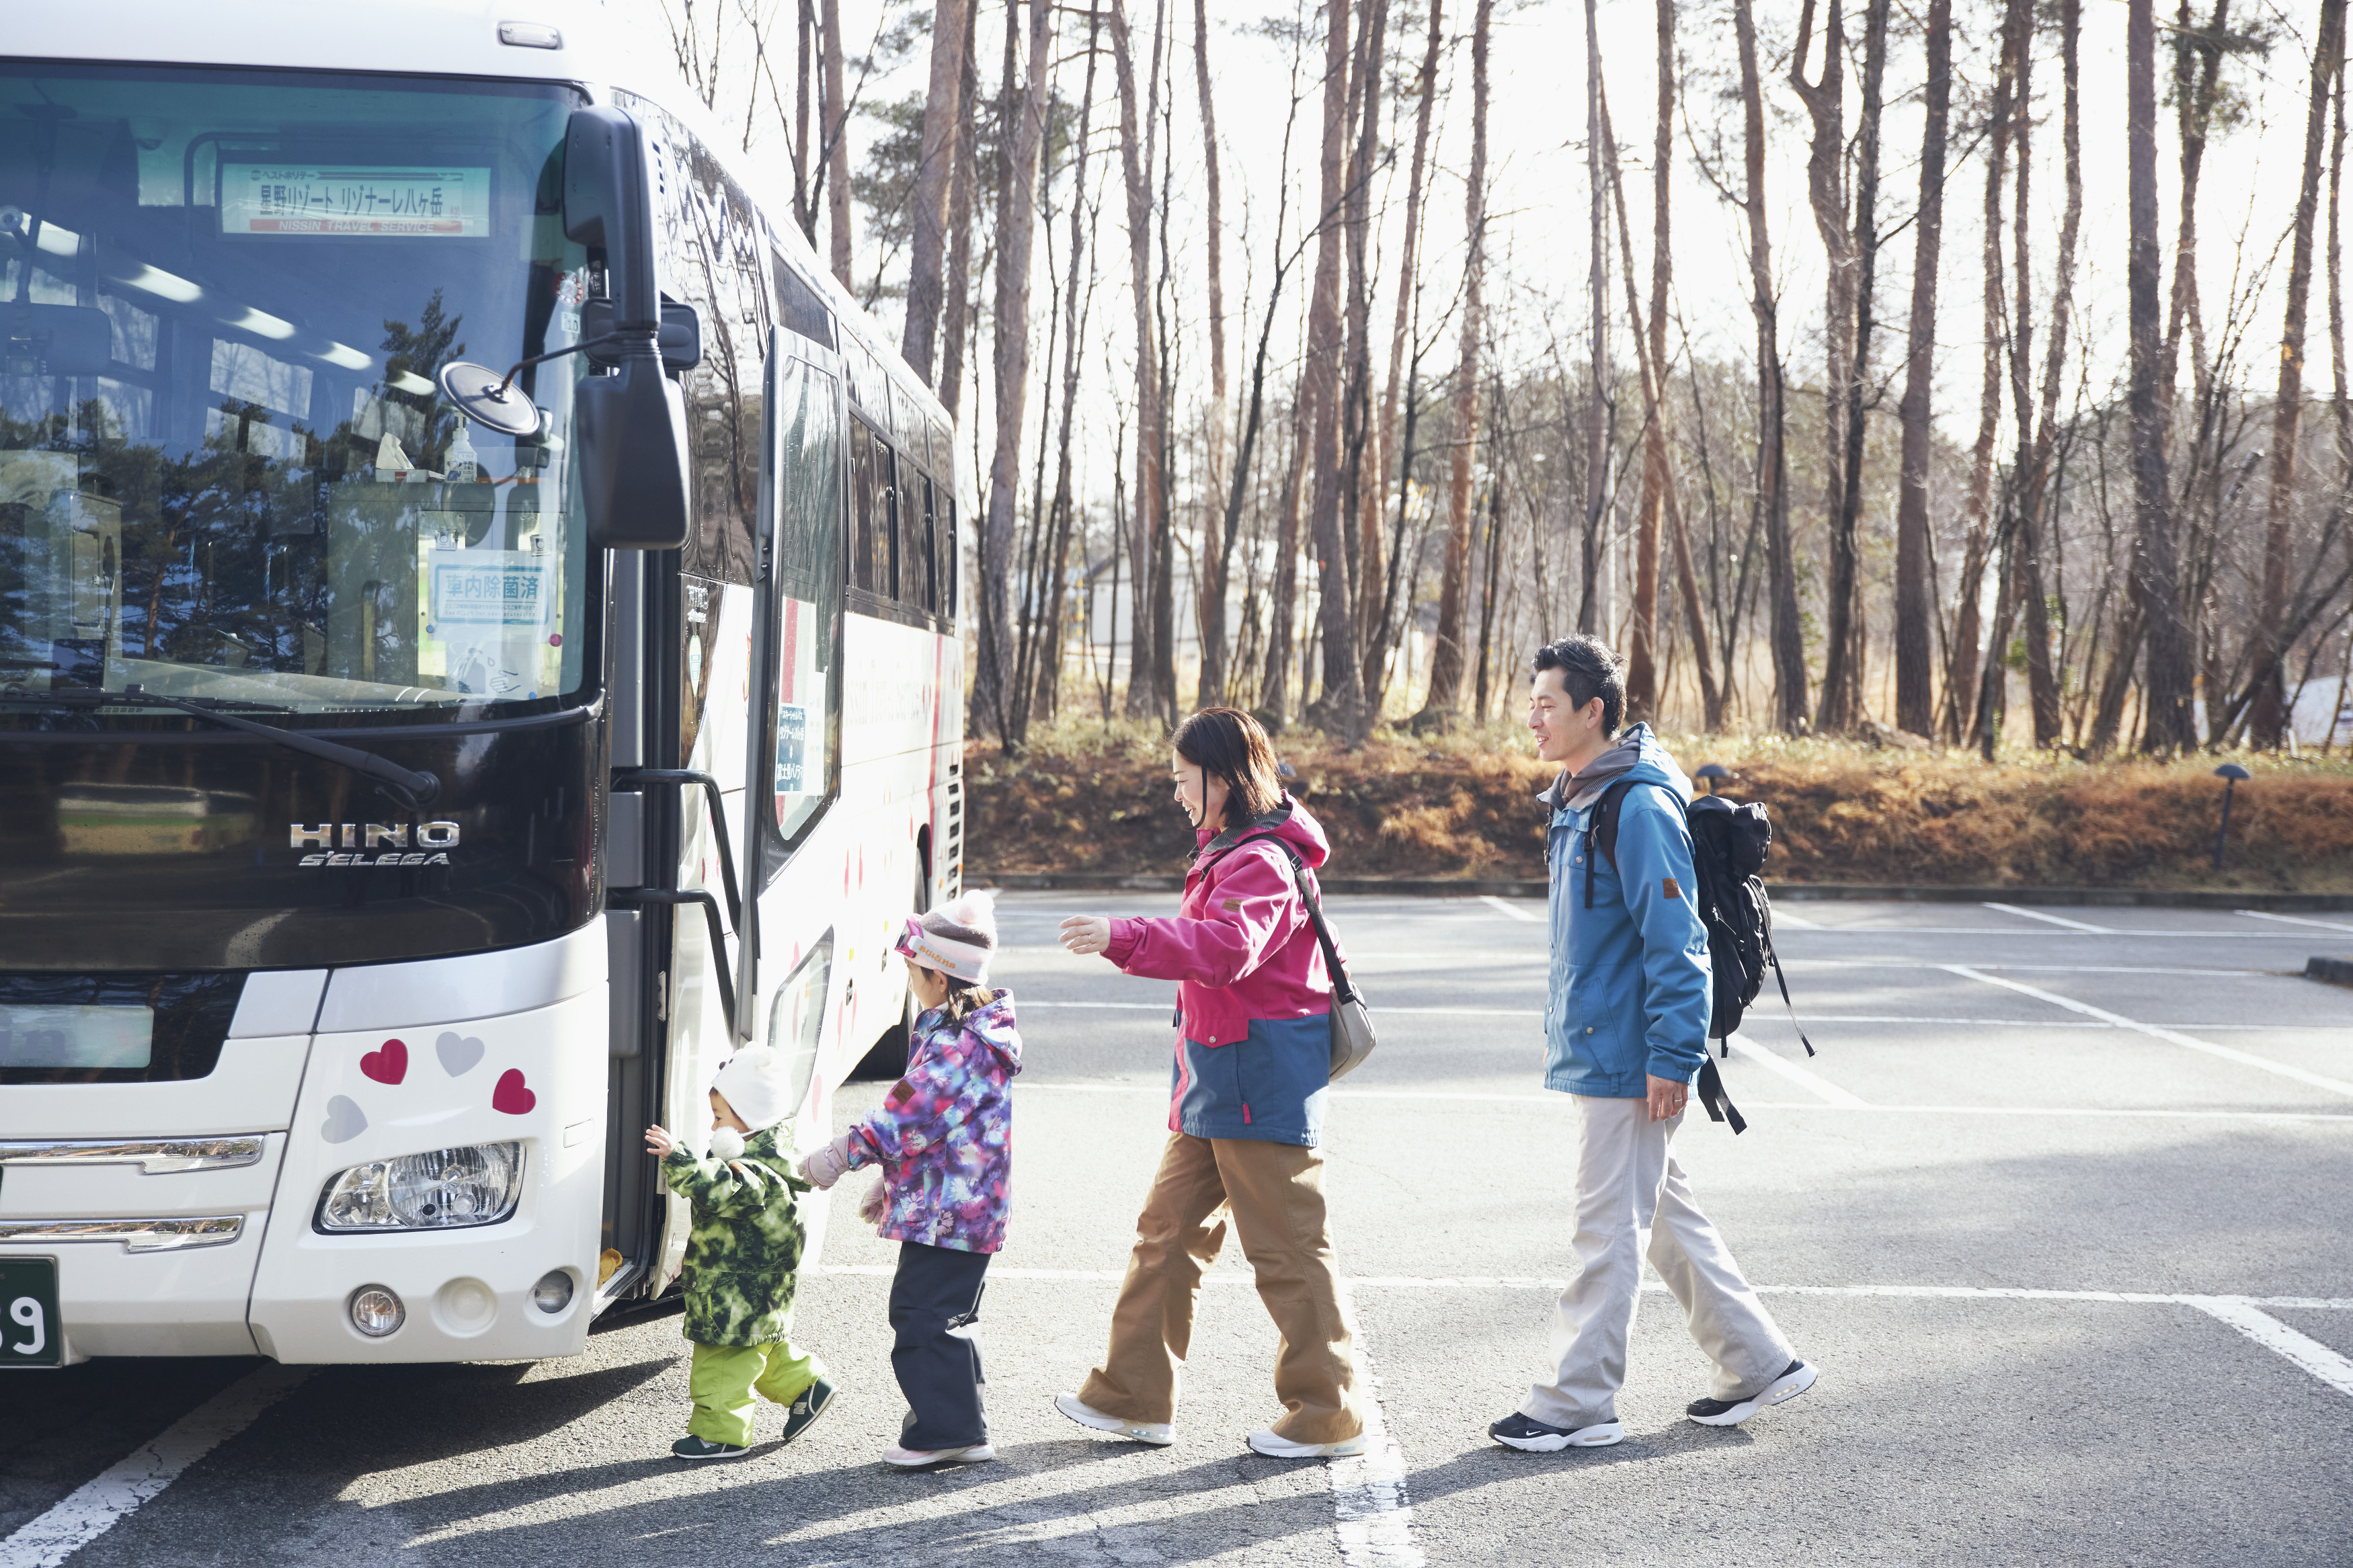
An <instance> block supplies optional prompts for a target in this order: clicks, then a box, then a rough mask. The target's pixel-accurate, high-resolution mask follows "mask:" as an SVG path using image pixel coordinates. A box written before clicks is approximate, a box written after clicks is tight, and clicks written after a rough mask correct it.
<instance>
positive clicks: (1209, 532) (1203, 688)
mask: <svg viewBox="0 0 2353 1568" xmlns="http://www.w3.org/2000/svg"><path fill="white" fill-rule="evenodd" d="M1193 85H1194V88H1195V89H1196V90H1197V91H1198V94H1199V95H1200V100H1201V160H1202V163H1203V167H1204V173H1205V174H1206V175H1207V176H1208V194H1209V232H1208V268H1209V275H1208V286H1209V416H1208V418H1209V471H1208V484H1207V487H1206V491H1205V493H1206V494H1207V495H1208V497H1209V498H1210V499H1209V505H1208V509H1207V513H1208V527H1207V528H1206V529H1204V530H1203V532H1202V539H1201V553H1202V560H1201V684H1200V689H1199V692H1198V702H1197V704H1196V705H1197V706H1198V707H1202V708H1208V707H1213V706H1215V705H1216V704H1218V703H1220V702H1223V701H1224V700H1226V698H1225V690H1226V578H1227V568H1228V566H1229V562H1230V557H1229V553H1228V552H1227V548H1226V545H1225V542H1224V538H1223V536H1224V533H1225V529H1224V528H1223V527H1221V526H1220V522H1221V521H1222V520H1221V519H1220V517H1219V512H1220V511H1221V510H1223V502H1224V500H1225V498H1226V488H1227V483H1228V479H1229V475H1228V473H1227V469H1226V459H1227V440H1228V437H1229V430H1228V428H1227V410H1226V400H1227V388H1226V281H1225V268H1224V265H1223V261H1222V258H1221V256H1220V254H1219V247H1220V245H1221V243H1222V240H1223V237H1224V218H1223V217H1222V216H1221V193H1220V191H1219V184H1218V116H1217V110H1216V108H1215V106H1214V104H1213V102H1212V100H1211V98H1210V94H1209V0H1193Z"/></svg>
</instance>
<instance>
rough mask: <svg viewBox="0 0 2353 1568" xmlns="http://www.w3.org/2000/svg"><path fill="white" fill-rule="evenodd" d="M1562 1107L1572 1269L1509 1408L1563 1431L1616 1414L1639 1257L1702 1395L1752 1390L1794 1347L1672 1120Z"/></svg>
mask: <svg viewBox="0 0 2353 1568" xmlns="http://www.w3.org/2000/svg"><path fill="white" fill-rule="evenodd" d="M1569 1103H1570V1104H1572V1105H1574V1106H1576V1107H1577V1121H1578V1137H1577V1239H1576V1241H1575V1243H1574V1244H1573V1245H1574V1248H1575V1250H1576V1253H1577V1273H1576V1276H1575V1278H1573V1279H1570V1280H1569V1282H1568V1288H1567V1289H1565V1290H1563V1291H1562V1292H1561V1293H1560V1303H1559V1305H1558V1306H1557V1307H1556V1309H1555V1310H1554V1312H1553V1320H1552V1362H1553V1373H1552V1378H1551V1381H1549V1382H1546V1383H1539V1384H1535V1386H1534V1387H1533V1388H1531V1389H1529V1390H1528V1397H1527V1402H1526V1403H1525V1404H1524V1405H1521V1406H1520V1411H1521V1414H1522V1415H1527V1416H1529V1417H1531V1418H1532V1419H1534V1420H1537V1421H1541V1422H1543V1423H1544V1424H1545V1425H1546V1426H1559V1427H1565V1428H1567V1429H1569V1430H1572V1431H1573V1430H1575V1429H1576V1428H1577V1427H1579V1426H1592V1425H1593V1424H1594V1423H1596V1422H1599V1421H1615V1420H1617V1419H1618V1389H1619V1386H1620V1384H1623V1383H1624V1382H1625V1381H1626V1341H1627V1337H1628V1336H1629V1335H1630V1333H1631V1332H1632V1331H1633V1328H1634V1306H1635V1302H1636V1300H1638V1299H1639V1297H1638V1293H1639V1290H1640V1288H1641V1282H1642V1259H1643V1258H1645V1257H1648V1258H1650V1260H1651V1268H1655V1269H1657V1270H1658V1271H1659V1278H1660V1279H1662V1280H1664V1281H1666V1286H1667V1289H1669V1290H1670V1291H1672V1292H1673V1294H1674V1298H1675V1300H1677V1301H1679V1302H1681V1303H1682V1304H1683V1320H1684V1322H1685V1324H1686V1325H1687V1326H1688V1327H1689V1328H1690V1330H1691V1336H1692V1338H1693V1339H1694V1340H1695V1341H1697V1342H1698V1343H1699V1348H1700V1349H1701V1350H1703V1351H1705V1352H1707V1356H1708V1359H1709V1360H1710V1361H1713V1362H1714V1363H1715V1373H1714V1375H1713V1377H1712V1378H1711V1380H1710V1383H1709V1387H1708V1394H1709V1396H1710V1397H1711V1398H1715V1399H1741V1398H1746V1397H1747V1396H1748V1395H1750V1394H1756V1393H1757V1392H1759V1391H1760V1390H1762V1389H1763V1388H1764V1387H1765V1385H1766V1384H1768V1383H1770V1382H1772V1381H1773V1379H1774V1378H1776V1377H1778V1376H1779V1375H1780V1373H1781V1369H1782V1368H1784V1367H1786V1366H1788V1364H1789V1363H1790V1362H1791V1361H1793V1360H1795V1359H1796V1352H1793V1351H1792V1350H1791V1349H1790V1348H1789V1342H1788V1339H1786V1338H1785V1337H1783V1335H1782V1333H1781V1331H1780V1329H1779V1328H1778V1326H1777V1325H1776V1324H1775V1323H1774V1321H1773V1318H1772V1314H1770V1313H1769V1312H1767V1311H1766V1310H1765V1304H1764V1303H1763V1302H1761V1301H1759V1300H1757V1292H1756V1291H1754V1290H1752V1289H1749V1286H1748V1281H1747V1279H1746V1278H1745V1277H1744V1276H1743V1275H1742V1274H1741V1272H1740V1266H1739V1265H1738V1264H1737V1263H1735V1262H1734V1261H1733V1260H1732V1254H1731V1252H1730V1251H1729V1250H1727V1249H1726V1248H1725V1245H1724V1238H1723V1237H1720V1236H1718V1235H1717V1234H1716V1232H1715V1226H1713V1225H1710V1224H1709V1223H1708V1218H1707V1216H1706V1215H1704V1214H1702V1213H1700V1211H1699V1205H1698V1204H1697V1203H1695V1202H1694V1200H1693V1198H1692V1190H1691V1182H1690V1180H1689V1179H1688V1178H1686V1177H1685V1176H1684V1174H1683V1167H1682V1166H1680V1165H1678V1164H1676V1163H1675V1162H1674V1157H1673V1156H1672V1155H1671V1154H1670V1153H1668V1152H1667V1143H1668V1141H1669V1140H1671V1139H1672V1138H1673V1137H1674V1135H1675V1129H1676V1128H1677V1127H1679V1126H1681V1125H1682V1124H1683V1118H1682V1117H1681V1116H1676V1117H1674V1118H1672V1120H1669V1121H1651V1119H1650V1104H1649V1102H1648V1101H1647V1100H1597V1099H1594V1098H1592V1097H1590V1096H1588V1095H1571V1096H1570V1097H1569Z"/></svg>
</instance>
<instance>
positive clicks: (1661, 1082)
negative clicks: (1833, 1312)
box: [1487, 636, 1814, 1453]
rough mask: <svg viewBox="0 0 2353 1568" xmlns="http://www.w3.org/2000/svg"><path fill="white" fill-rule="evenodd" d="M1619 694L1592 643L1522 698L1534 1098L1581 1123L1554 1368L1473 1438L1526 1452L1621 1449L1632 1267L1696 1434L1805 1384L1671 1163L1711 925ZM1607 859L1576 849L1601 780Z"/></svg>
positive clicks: (1641, 735) (1559, 653)
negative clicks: (1659, 1289) (1544, 1098)
mask: <svg viewBox="0 0 2353 1568" xmlns="http://www.w3.org/2000/svg"><path fill="white" fill-rule="evenodd" d="M1625 709H1626V686H1625V679H1624V677H1623V676H1622V675H1621V674H1620V666H1619V662H1618V657H1617V655H1615V654H1613V653H1611V652H1610V651H1609V648H1607V647H1603V646H1602V644H1601V643H1600V642H1599V640H1598V639H1596V638H1593V637H1582V636H1580V637H1567V638H1564V639H1563V640H1561V641H1559V642H1556V643H1553V644H1550V645H1549V646H1547V647H1543V648H1540V649H1538V650H1537V652H1536V657H1535V682H1534V685H1533V687H1532V688H1531V689H1530V692H1529V697H1528V727H1529V728H1530V729H1531V730H1533V731H1535V737H1536V755H1538V756H1539V757H1542V758H1543V759H1544V760H1545V761H1546V762H1550V763H1559V764H1560V766H1561V774H1560V777H1559V778H1558V779H1556V781H1555V782H1554V784H1553V786H1552V788H1551V789H1549V790H1547V791H1546V792H1545V794H1544V795H1542V796H1540V797H1539V798H1540V799H1542V800H1543V801H1544V803H1545V805H1546V807H1547V808H1548V809H1549V811H1550V812H1551V814H1552V822H1551V826H1550V829H1549V831H1548V834H1547V839H1546V866H1547V867H1548V868H1549V870H1550V873H1551V877H1552V898H1551V909H1552V974H1551V982H1550V986H1549V990H1550V995H1549V996H1548V997H1547V999H1546V1005H1545V1040H1546V1064H1545V1087H1546V1089H1558V1090H1560V1091H1561V1092H1563V1093H1565V1094H1567V1095H1569V1096H1571V1097H1572V1098H1571V1100H1570V1101H1569V1103H1570V1104H1571V1105H1573V1106H1575V1107H1576V1108H1577V1237H1576V1240H1575V1241H1574V1243H1573V1244H1572V1245H1573V1247H1574V1248H1575V1251H1576V1253H1577V1273H1576V1276H1575V1278H1573V1279H1570V1281H1569V1283H1568V1288H1567V1289H1565V1290H1563V1291H1562V1292H1561V1296H1560V1303H1559V1306H1558V1308H1557V1309H1556V1310H1555V1312H1554V1314H1553V1324H1552V1344H1551V1359H1552V1363H1553V1364H1552V1366H1551V1368H1550V1370H1549V1371H1548V1372H1547V1373H1546V1375H1545V1377H1544V1378H1543V1380H1542V1381H1540V1382H1538V1383H1537V1384H1535V1386H1534V1387H1533V1388H1531V1389H1530V1390H1529V1391H1528V1397H1527V1398H1526V1400H1525V1401H1524V1402H1523V1403H1522V1404H1521V1405H1520V1408H1519V1409H1518V1410H1517V1411H1516V1412H1514V1414H1512V1415H1507V1416H1505V1417H1504V1419H1503V1420H1501V1421H1498V1422H1496V1423H1495V1424H1494V1425H1493V1426H1490V1427H1488V1428H1487V1432H1488V1435H1489V1436H1492V1437H1493V1438H1494V1439H1495V1440H1496V1441H1497V1442H1499V1443H1503V1444H1504V1445H1506V1446H1507V1447H1514V1448H1522V1449H1526V1450H1528V1451H1531V1452H1535V1453H1550V1452H1553V1451H1555V1450H1556V1449H1560V1448H1569V1447H1577V1448H1598V1447H1607V1446H1609V1444H1612V1443H1616V1442H1619V1441H1620V1440H1621V1439H1623V1438H1624V1436H1626V1429H1625V1427H1624V1426H1621V1425H1620V1424H1619V1420H1618V1389H1619V1386H1620V1384H1623V1383H1624V1382H1625V1381H1626V1341H1627V1338H1628V1336H1629V1335H1630V1333H1631V1332H1632V1331H1633V1327H1634V1305H1635V1301H1636V1300H1637V1291H1638V1290H1639V1289H1640V1287H1641V1279H1642V1259H1643V1258H1645V1257H1647V1258H1650V1260H1651V1267H1652V1268H1656V1269H1657V1270H1658V1273H1659V1278H1660V1279H1663V1280H1665V1281H1666V1285H1667V1289H1669V1290H1671V1291H1672V1292H1673V1293H1674V1298H1675V1300H1677V1301H1678V1302H1680V1303H1682V1305H1683V1318H1684V1321H1685V1322H1686V1324H1687V1325H1688V1326H1689V1327H1690V1329H1691V1334H1692V1338H1693V1339H1694V1340H1696V1341H1698V1342H1699V1347H1700V1349H1702V1350H1704V1351H1705V1352H1707V1355H1708V1359H1709V1360H1710V1361H1712V1362H1714V1363H1715V1374H1714V1377H1713V1379H1712V1386H1711V1387H1710V1389H1709V1391H1708V1397H1706V1398H1704V1399H1700V1400H1695V1401H1694V1402H1693V1404H1692V1405H1690V1406H1689V1414H1690V1415H1691V1418H1692V1419H1693V1420H1694V1421H1697V1422H1700V1423H1702V1424H1704V1425H1705V1426H1735V1425H1737V1424H1738V1423H1740V1422H1742V1421H1745V1420H1746V1419H1747V1418H1748V1417H1749V1416H1750V1415H1755V1414H1756V1413H1757V1411H1759V1410H1761V1409H1764V1408H1765V1407H1766V1406H1767V1405H1778V1404H1781V1403H1782V1402H1783V1401H1785V1400H1788V1399H1794V1398H1796V1397H1797V1396H1798V1395H1799V1394H1803V1393H1804V1392H1805V1391H1806V1390H1807V1389H1809V1388H1810V1387H1812V1386H1813V1383H1814V1369H1813V1368H1812V1367H1810V1366H1809V1365H1807V1364H1806V1363H1804V1362H1802V1361H1799V1359H1798V1357H1797V1355H1796V1353H1795V1352H1792V1351H1791V1349H1790V1347H1789V1342H1788V1339H1787V1338H1785V1337H1784V1336H1783V1335H1782V1333H1781V1331H1780V1329H1779V1328H1778V1326H1776V1325H1775V1323H1774V1321H1773V1317H1772V1314H1771V1313H1769V1312H1767V1311H1766V1310H1765V1305H1764V1303H1763V1302H1761V1301H1759V1300H1757V1292H1756V1291H1755V1290H1753V1289H1750V1288H1749V1285H1748V1281H1747V1279H1746V1278H1745V1277H1744V1276H1743V1275H1742V1274H1741V1272H1740V1266H1739V1265H1738V1264H1736V1263H1735V1262H1734V1261H1733V1259H1732V1254H1731V1252H1730V1251H1729V1250H1727V1249H1726V1248H1725V1245H1724V1240H1723V1238H1722V1237H1719V1236H1718V1235H1717V1234H1716V1232H1715V1226H1712V1225H1710V1224H1709V1223H1708V1219H1707V1216H1706V1215H1704V1214H1702V1213H1701V1212H1700V1209H1699V1205H1698V1204H1697V1203H1696V1202H1695V1201H1694V1199H1693V1196H1692V1190H1691V1183H1690V1182H1689V1181H1688V1180H1687V1179H1686V1178H1685V1176H1684V1175H1683V1169H1682V1167H1681V1166H1679V1165H1677V1164H1676V1163H1675V1161H1674V1157H1673V1156H1672V1154H1670V1153H1669V1152H1668V1150H1667V1145H1668V1142H1669V1141H1670V1140H1672V1138H1673V1137H1674V1135H1675V1129H1676V1128H1677V1127H1678V1126H1680V1125H1682V1122H1683V1109H1684V1106H1685V1105H1686V1104H1687V1103H1688V1101H1689V1099H1690V1095H1691V1081H1692V1079H1693V1076H1694V1074H1696V1073H1697V1072H1698V1070H1699V1067H1700V1064H1701V1063H1702V1062H1703V1061H1704V1060H1705V1059H1706V1057H1707V1025H1708V1013H1709V1003H1710V972H1709V966H1708V953H1707V928H1706V927H1705V926H1704V924H1703V923H1702V922H1701V921H1700V915H1699V904H1698V893H1699V887H1698V879H1697V878H1696V877H1694V874H1693V871H1692V841H1691V833H1690V830H1689V829H1688V828H1686V827H1685V826H1684V825H1683V806H1684V805H1685V803H1687V802H1688V801H1689V800H1690V799H1691V793H1692V791H1691V781H1690V780H1689V779H1687V778H1685V777H1684V776H1683V770H1682V769H1681V768H1678V767H1677V766H1675V763H1674V759H1673V758H1672V757H1670V756H1668V755H1667V753H1666V752H1665V750H1664V749H1663V748H1662V747H1661V746H1660V744H1659V743H1658V742H1657V741H1656V740H1655V739H1654V738H1652V736H1651V728H1650V726H1649V725H1647V724H1637V725H1635V726H1634V727H1633V728H1632V729H1630V730H1629V731H1626V733H1625V734H1624V735H1623V736H1622V737H1621V736H1620V735H1619V733H1618V722H1619V720H1620V718H1621V717H1622V716H1623V714H1624V712H1625ZM1620 781H1625V782H1627V783H1629V784H1630V785H1631V786H1632V787H1630V788H1629V789H1627V790H1625V791H1624V792H1622V794H1621V795H1620V805H1619V807H1618V833H1617V843H1616V845H1615V850H1616V854H1615V857H1614V860H1615V863H1614V864H1613V863H1612V859H1613V858H1612V856H1610V855H1609V854H1607V853H1603V852H1602V851H1600V850H1599V848H1598V847H1596V845H1595V844H1594V842H1593V840H1592V839H1590V838H1588V836H1587V833H1588V827H1589V826H1591V818H1592V815H1593V812H1594V808H1595V806H1596V805H1598V804H1599V802H1600V800H1601V797H1602V795H1604V794H1605V793H1606V792H1607V791H1608V790H1609V787H1610V786H1611V785H1612V784H1618V783H1620Z"/></svg>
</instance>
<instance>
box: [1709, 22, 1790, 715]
mask: <svg viewBox="0 0 2353 1568" xmlns="http://www.w3.org/2000/svg"><path fill="white" fill-rule="evenodd" d="M1754 4H1755V0H1733V7H1732V21H1733V28H1734V31H1735V33H1736V35H1737V37H1738V41H1739V46H1740V100H1741V110H1742V122H1743V131H1744V135H1743V145H1744V147H1745V149H1746V163H1747V187H1746V192H1745V193H1744V197H1743V202H1742V205H1743V206H1744V207H1745V208H1746V213H1747V217H1748V285H1749V297H1748V308H1749V310H1750V311H1751V312H1752V313H1754V315H1755V316H1756V318H1757V486H1758V491H1759V493H1758V495H1757V510H1758V511H1759V512H1760V514H1761V516H1762V520H1763V522H1764V525H1765V547H1766V552H1767V554H1768V555H1769V556H1770V557H1771V563H1770V568H1769V569H1770V571H1771V574H1772V579H1773V580H1772V588H1771V593H1772V601H1771V602H1772V646H1773V700H1774V701H1773V705H1774V712H1775V717H1776V719H1777V720H1778V722H1779V723H1780V726H1781V728H1782V729H1784V730H1786V731H1790V732H1792V733H1795V732H1797V731H1801V730H1803V729H1804V728H1805V727H1806V711H1807V691H1806V645H1805V633H1804V628H1803V626H1801V625H1800V623H1799V619H1798V567H1797V562H1796V561H1795V560H1794V559H1793V558H1792V556H1791V553H1790V541H1789V453H1788V444H1787V442H1786V440H1785V437H1786V434H1787V420H1786V415H1787V399H1786V391H1787V389H1786V387H1785V386H1784V384H1783V380H1782V374H1781V326H1780V307H1779V305H1778V303H1777V302H1776V300H1774V297H1773V246H1772V238H1771V235H1770V231H1769V230H1768V229H1767V225H1766V221H1765V95H1764V87H1763V83H1762V81H1761V80H1760V79H1759V78H1758V76H1757V17H1756V14H1755V10H1754ZM1726 657H1732V656H1731V655H1730V654H1727V656H1726Z"/></svg>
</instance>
